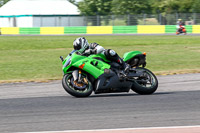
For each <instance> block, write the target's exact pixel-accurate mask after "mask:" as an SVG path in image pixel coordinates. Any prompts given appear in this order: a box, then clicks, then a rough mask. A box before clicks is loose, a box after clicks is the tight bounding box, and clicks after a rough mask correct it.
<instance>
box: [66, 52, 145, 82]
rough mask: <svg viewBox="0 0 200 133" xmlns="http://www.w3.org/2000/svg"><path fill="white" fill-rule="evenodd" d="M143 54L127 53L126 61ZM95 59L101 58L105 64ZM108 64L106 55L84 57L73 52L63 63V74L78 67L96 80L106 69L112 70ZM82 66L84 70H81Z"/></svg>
mask: <svg viewBox="0 0 200 133" xmlns="http://www.w3.org/2000/svg"><path fill="white" fill-rule="evenodd" d="M138 54H142V52H140V51H131V52H127V53H125V54H124V56H123V57H124V59H123V60H124V61H127V60H129V59H131V58H133V57H134V56H136V55H138ZM95 58H100V59H103V60H104V61H105V62H103V61H101V60H99V59H95ZM106 62H111V61H109V60H108V59H106V57H105V55H103V54H93V55H90V56H88V57H87V56H82V55H79V54H76V52H72V53H71V54H69V55H68V56H67V57H66V58H65V60H64V61H63V62H62V63H63V72H64V74H66V73H71V72H72V71H73V70H72V69H70V68H71V67H76V68H78V69H82V70H84V71H86V72H88V73H90V74H91V75H92V76H94V78H96V79H97V78H98V77H99V76H100V75H102V74H103V73H104V69H110V67H111V66H110V65H109V64H107V63H106ZM81 66H82V67H83V68H81Z"/></svg>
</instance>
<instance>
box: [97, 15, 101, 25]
mask: <svg viewBox="0 0 200 133" xmlns="http://www.w3.org/2000/svg"><path fill="white" fill-rule="evenodd" d="M99 21H100V16H99V15H97V26H100V22H99Z"/></svg>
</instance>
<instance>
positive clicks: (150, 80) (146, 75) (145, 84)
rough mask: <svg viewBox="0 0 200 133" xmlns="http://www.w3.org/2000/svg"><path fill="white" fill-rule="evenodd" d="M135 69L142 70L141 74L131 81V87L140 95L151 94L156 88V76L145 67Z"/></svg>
mask: <svg viewBox="0 0 200 133" xmlns="http://www.w3.org/2000/svg"><path fill="white" fill-rule="evenodd" d="M136 70H137V71H143V75H142V76H141V77H139V78H137V79H135V81H133V82H134V83H133V85H132V87H131V89H132V90H133V91H134V92H136V93H138V94H141V95H148V94H153V93H154V92H155V91H156V90H157V88H158V80H157V78H156V76H155V75H154V74H153V73H152V72H151V71H150V70H148V69H146V68H142V67H139V68H137V69H136Z"/></svg>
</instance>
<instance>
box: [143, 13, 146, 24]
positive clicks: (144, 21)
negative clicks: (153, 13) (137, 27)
mask: <svg viewBox="0 0 200 133" xmlns="http://www.w3.org/2000/svg"><path fill="white" fill-rule="evenodd" d="M143 24H144V25H146V14H144V15H143Z"/></svg>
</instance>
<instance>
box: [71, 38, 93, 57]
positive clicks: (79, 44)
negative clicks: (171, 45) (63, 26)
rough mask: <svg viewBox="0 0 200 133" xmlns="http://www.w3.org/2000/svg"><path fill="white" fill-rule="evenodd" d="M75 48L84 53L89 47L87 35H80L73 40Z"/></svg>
mask: <svg viewBox="0 0 200 133" xmlns="http://www.w3.org/2000/svg"><path fill="white" fill-rule="evenodd" d="M73 46H74V50H78V51H79V52H80V53H83V52H84V51H85V50H86V49H87V48H88V47H89V43H88V41H87V40H86V39H85V37H78V38H76V39H75V40H74V42H73Z"/></svg>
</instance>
